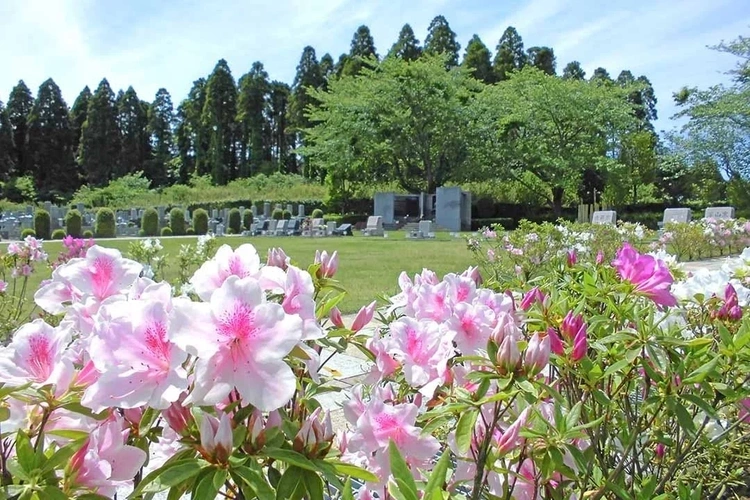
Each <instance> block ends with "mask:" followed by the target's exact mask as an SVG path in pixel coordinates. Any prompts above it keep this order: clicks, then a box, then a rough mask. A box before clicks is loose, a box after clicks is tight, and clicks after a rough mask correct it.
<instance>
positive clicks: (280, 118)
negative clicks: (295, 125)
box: [268, 82, 296, 172]
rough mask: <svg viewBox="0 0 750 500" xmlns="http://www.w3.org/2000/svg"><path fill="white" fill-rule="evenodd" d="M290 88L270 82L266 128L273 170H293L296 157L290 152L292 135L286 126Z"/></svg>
mask: <svg viewBox="0 0 750 500" xmlns="http://www.w3.org/2000/svg"><path fill="white" fill-rule="evenodd" d="M290 95H291V89H290V87H289V85H287V84H286V83H283V82H271V95H270V98H269V105H268V119H269V123H268V128H269V130H270V140H271V147H270V149H271V162H272V165H273V169H274V171H278V172H294V171H295V170H296V167H295V166H294V162H295V160H296V157H295V156H294V155H293V154H291V149H292V148H293V147H294V136H293V134H292V132H291V130H290V127H289V126H288V120H287V117H288V113H289V99H290Z"/></svg>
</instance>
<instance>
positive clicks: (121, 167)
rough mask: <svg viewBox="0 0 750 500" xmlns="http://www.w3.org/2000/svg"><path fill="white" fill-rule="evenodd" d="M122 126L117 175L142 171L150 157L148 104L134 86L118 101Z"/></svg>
mask: <svg viewBox="0 0 750 500" xmlns="http://www.w3.org/2000/svg"><path fill="white" fill-rule="evenodd" d="M117 113H118V123H119V126H120V161H119V162H118V165H117V167H118V168H117V170H116V171H115V177H121V176H123V175H126V174H132V173H135V172H142V171H143V170H144V169H145V166H146V165H145V164H146V161H147V160H148V159H149V157H150V150H151V145H150V142H149V136H148V105H144V103H143V102H142V101H141V100H140V99H139V98H138V94H137V93H136V92H135V90H134V89H133V87H128V90H127V91H125V93H124V94H123V95H122V97H121V98H120V99H119V103H118V109H117Z"/></svg>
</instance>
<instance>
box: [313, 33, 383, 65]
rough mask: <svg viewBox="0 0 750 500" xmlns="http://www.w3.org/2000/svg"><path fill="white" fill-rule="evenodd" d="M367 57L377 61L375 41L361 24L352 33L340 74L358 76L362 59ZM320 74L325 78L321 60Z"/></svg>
mask: <svg viewBox="0 0 750 500" xmlns="http://www.w3.org/2000/svg"><path fill="white" fill-rule="evenodd" d="M369 57H374V58H376V59H377V58H378V54H377V51H376V50H375V41H374V40H373V38H372V35H371V34H370V28H368V27H367V26H365V25H364V24H363V25H362V26H360V27H359V28H357V31H355V32H354V36H353V37H352V43H351V45H350V48H349V55H348V57H347V58H346V61H345V62H344V65H343V68H342V71H341V73H342V74H343V75H348V76H354V75H356V74H358V73H359V72H360V70H361V69H362V66H363V65H364V64H365V63H364V61H363V59H367V58H369ZM321 73H322V74H323V75H324V76H325V73H324V72H323V70H322V60H321Z"/></svg>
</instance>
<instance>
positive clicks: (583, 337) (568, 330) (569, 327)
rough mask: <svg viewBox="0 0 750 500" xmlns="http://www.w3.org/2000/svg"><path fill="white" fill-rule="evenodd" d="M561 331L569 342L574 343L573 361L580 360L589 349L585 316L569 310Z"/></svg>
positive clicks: (571, 357)
mask: <svg viewBox="0 0 750 500" xmlns="http://www.w3.org/2000/svg"><path fill="white" fill-rule="evenodd" d="M560 331H561V332H562V334H563V336H564V337H565V338H566V339H567V340H568V341H569V342H572V343H573V351H572V352H571V356H570V359H571V361H573V362H577V361H580V360H581V359H582V358H583V357H584V356H585V355H586V352H587V351H588V332H587V327H586V323H584V321H583V316H581V315H580V314H576V315H575V316H573V311H568V314H567V315H566V316H565V319H563V323H562V326H561V327H560Z"/></svg>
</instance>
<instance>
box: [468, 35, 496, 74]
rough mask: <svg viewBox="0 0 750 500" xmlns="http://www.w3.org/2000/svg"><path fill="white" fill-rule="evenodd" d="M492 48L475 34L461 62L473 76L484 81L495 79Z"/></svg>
mask: <svg viewBox="0 0 750 500" xmlns="http://www.w3.org/2000/svg"><path fill="white" fill-rule="evenodd" d="M490 59H491V54H490V49H488V48H487V46H486V45H485V44H484V42H482V39H481V38H479V35H474V36H473V37H472V39H471V40H470V41H469V45H467V46H466V54H465V55H464V60H463V62H462V63H461V65H462V66H463V67H465V68H466V69H468V70H469V71H470V74H471V76H473V77H474V78H476V79H477V80H480V81H482V82H484V83H492V82H494V81H495V73H494V72H493V70H492V62H491V60H490Z"/></svg>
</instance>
